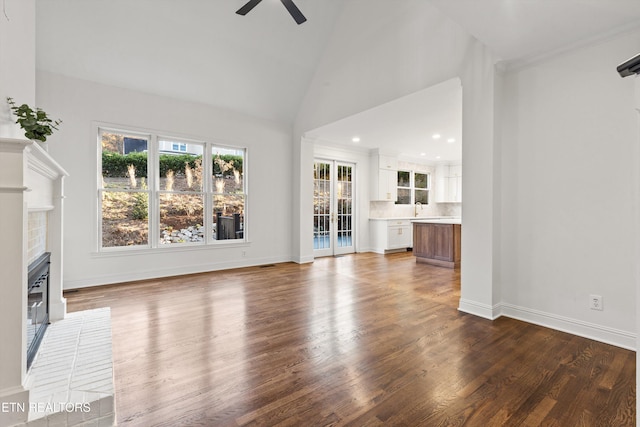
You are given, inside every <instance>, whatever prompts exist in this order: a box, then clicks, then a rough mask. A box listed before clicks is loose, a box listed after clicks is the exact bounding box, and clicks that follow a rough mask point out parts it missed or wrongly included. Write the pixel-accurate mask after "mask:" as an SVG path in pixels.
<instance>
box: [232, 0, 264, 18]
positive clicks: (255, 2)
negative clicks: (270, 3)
mask: <svg viewBox="0 0 640 427" xmlns="http://www.w3.org/2000/svg"><path fill="white" fill-rule="evenodd" d="M261 1H262V0H249V1H248V2H247V4H245V5H244V6H242V7H241V8H240V9H238V10H237V11H236V13H237V14H238V15H246V14H247V13H249V12H251V9H253V8H254V7H256V6H257V5H258V3H260V2H261Z"/></svg>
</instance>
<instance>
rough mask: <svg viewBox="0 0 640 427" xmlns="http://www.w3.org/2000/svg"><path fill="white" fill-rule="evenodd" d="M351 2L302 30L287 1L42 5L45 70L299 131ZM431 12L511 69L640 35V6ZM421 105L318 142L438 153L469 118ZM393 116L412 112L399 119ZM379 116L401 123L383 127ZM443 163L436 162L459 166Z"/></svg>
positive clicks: (510, 5) (445, 1)
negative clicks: (300, 113) (434, 144)
mask: <svg viewBox="0 0 640 427" xmlns="http://www.w3.org/2000/svg"><path fill="white" fill-rule="evenodd" d="M350 1H352V0H295V3H296V4H297V5H298V7H299V8H300V9H301V11H302V12H303V13H304V14H305V15H306V17H307V18H308V21H307V22H305V23H304V24H302V25H296V24H295V22H294V21H293V19H292V18H291V17H290V16H289V14H288V12H287V11H286V9H285V8H284V6H283V5H282V3H281V2H280V1H279V0H264V1H263V2H262V3H260V4H259V5H258V6H256V8H255V9H253V10H252V11H251V12H250V13H249V14H248V15H247V16H239V15H237V14H235V11H236V10H237V9H238V8H240V7H241V6H242V5H244V4H245V3H246V0H180V1H176V0H108V1H106V0H104V1H97V0H92V1H89V0H55V1H52V0H36V5H37V8H36V13H37V17H36V18H37V58H36V59H37V66H38V68H39V69H41V70H46V71H51V72H55V73H60V74H64V75H68V76H72V77H77V78H81V79H85V80H91V81H97V82H101V83H105V84H109V85H115V86H119V87H124V88H130V89H135V90H140V91H144V92H150V93H155V94H159V95H163V96H168V97H173V98H178V99H186V100H189V101H196V102H201V103H205V104H209V105H213V106H217V107H221V108H225V109H230V110H234V111H240V112H243V113H246V114H249V115H252V116H255V117H260V118H266V119H270V120H276V121H278V122H281V123H285V124H289V125H291V124H292V123H293V121H294V120H295V117H296V112H297V109H298V108H299V106H300V104H301V102H302V99H303V97H304V95H305V93H306V91H307V89H308V87H309V84H310V82H311V79H312V77H313V75H314V73H315V69H316V67H317V65H318V63H319V61H320V59H321V57H322V55H323V52H324V47H325V44H326V42H327V40H328V38H329V36H330V35H331V34H332V28H333V25H334V23H335V22H336V20H337V19H338V17H339V16H340V13H341V11H342V9H343V7H344V5H345V4H346V3H347V2H350ZM371 1H372V2H373V1H391V0H371ZM393 1H394V2H400V1H404V0H393ZM425 1H430V2H431V3H432V4H434V5H435V6H436V7H438V8H439V9H440V10H441V11H442V12H443V13H444V14H445V15H446V16H448V17H449V18H450V19H452V20H453V21H455V22H457V23H458V24H459V25H460V26H461V27H463V28H464V29H465V30H466V31H467V32H469V33H470V34H471V35H473V36H475V37H476V38H477V39H479V40H480V41H482V42H483V43H484V44H486V45H487V46H489V47H490V48H491V49H492V50H493V51H494V52H495V53H496V55H497V56H498V57H500V58H501V59H502V60H506V61H510V62H511V63H517V62H518V61H522V60H526V59H530V58H535V57H539V56H541V55H544V54H545V53H549V52H555V51H558V50H562V49H564V48H567V47H571V46H575V45H579V44H580V43H581V42H584V41H585V40H595V39H597V38H599V37H603V36H605V35H608V34H611V33H613V32H617V31H620V30H623V29H629V28H631V27H636V26H638V25H640V0H425ZM8 12H9V13H10V10H9V11H8ZM363 19H366V11H364V12H363ZM354 25H358V23H357V22H356V23H354ZM623 59H624V58H623ZM425 96H427V95H425ZM429 96H432V97H435V96H436V95H434V94H431V95H429ZM455 96H457V95H455ZM427 97H428V96H427ZM418 99H422V98H421V96H420V94H416V95H415V97H414V98H412V97H411V96H410V97H407V99H403V100H398V101H397V103H389V105H386V106H381V107H379V109H372V111H369V112H364V113H362V114H359V115H356V116H354V117H353V118H351V120H353V123H349V119H345V120H342V121H341V122H340V123H336V124H334V125H330V126H325V127H323V129H324V131H326V133H324V134H323V133H321V132H320V130H315V131H314V132H312V133H310V135H313V136H314V137H316V138H319V139H323V140H333V141H334V142H336V143H339V142H340V141H344V140H347V141H350V139H351V137H352V136H354V135H353V133H354V132H357V133H358V134H360V136H361V138H362V142H361V144H362V145H363V146H367V145H373V144H383V143H386V142H391V143H392V144H393V148H394V149H395V150H396V151H399V152H401V153H418V155H419V153H420V152H425V151H427V149H428V148H427V147H426V146H425V145H424V144H427V142H428V138H427V141H425V134H426V135H429V134H431V133H432V132H435V131H434V130H433V129H453V128H454V127H455V128H456V129H459V128H460V124H459V123H458V124H457V125H453V124H452V123H453V122H454V121H455V120H459V119H460V118H459V115H458V113H457V112H455V113H452V114H455V117H454V116H453V115H452V116H451V117H444V116H443V114H444V110H445V109H444V108H437V109H434V108H432V106H430V104H429V102H430V101H429V100H425V101H424V103H423V104H421V105H422V106H421V107H420V108H416V106H415V104H414V105H412V106H411V107H408V106H406V104H412V103H413V102H418V101H417V100H418ZM420 102H421V103H422V101H420ZM452 103H453V102H452ZM394 104H395V107H397V108H400V107H401V106H403V105H404V110H398V111H397V112H396V111H392V110H391V109H392V107H394ZM438 104H439V105H440V106H442V105H448V104H449V102H448V101H446V100H444V99H440V101H439V102H438ZM376 111H381V112H383V113H384V116H386V117H387V118H391V117H395V118H396V119H397V120H396V121H395V122H394V121H391V120H387V119H385V120H383V119H381V118H379V117H374V114H375V112H376ZM452 111H453V109H452ZM428 115H429V117H427V116H428ZM437 122H439V124H438V123H437ZM367 123H368V124H369V128H368V129H366V128H365V124H367ZM393 123H397V125H396V127H395V128H393V126H394V124H393ZM373 124H376V125H377V127H376V128H374V127H373ZM382 124H384V125H382ZM340 129H342V133H340V131H339V130H340ZM410 129H415V134H416V136H415V138H413V137H410V136H409V134H410ZM438 132H441V133H442V134H443V135H444V134H445V133H446V132H449V133H456V132H459V130H456V131H454V130H438ZM457 135H459V133H458V134H457ZM376 138H377V139H378V142H373V141H376ZM456 139H457V143H459V141H460V137H459V136H457V137H456ZM347 143H348V144H351V142H347ZM401 144H402V145H401ZM447 148H452V147H447ZM436 152H437V153H440V150H435V149H434V150H433V152H432V151H431V150H429V153H428V155H429V156H431V157H433V156H435V155H441V156H442V158H443V159H444V158H445V157H447V156H451V155H452V154H451V153H450V152H448V151H447V150H444V149H443V150H442V151H441V152H442V153H443V154H436Z"/></svg>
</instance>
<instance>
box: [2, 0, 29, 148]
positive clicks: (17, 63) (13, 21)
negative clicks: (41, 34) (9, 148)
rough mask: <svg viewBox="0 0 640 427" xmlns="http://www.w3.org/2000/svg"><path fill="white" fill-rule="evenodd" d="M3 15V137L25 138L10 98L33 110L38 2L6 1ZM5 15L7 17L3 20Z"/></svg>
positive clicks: (27, 0) (25, 0)
mask: <svg viewBox="0 0 640 427" xmlns="http://www.w3.org/2000/svg"><path fill="white" fill-rule="evenodd" d="M3 7H4V12H2V13H0V137H5V138H24V132H23V131H22V130H21V129H20V127H19V126H18V125H16V124H15V121H16V120H15V117H14V116H13V115H12V114H11V110H10V109H9V105H8V104H7V103H6V99H7V97H11V98H13V99H14V101H15V102H16V103H17V104H18V105H20V104H29V105H30V106H32V107H33V106H34V103H35V99H36V86H35V85H36V78H35V76H36V71H35V70H36V6H35V0H5V2H4V3H3ZM5 12H6V14H7V16H8V19H7V17H5V16H4V13H5Z"/></svg>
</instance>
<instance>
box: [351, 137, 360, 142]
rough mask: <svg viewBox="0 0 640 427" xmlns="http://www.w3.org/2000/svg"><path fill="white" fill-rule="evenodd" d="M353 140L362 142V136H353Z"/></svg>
mask: <svg viewBox="0 0 640 427" xmlns="http://www.w3.org/2000/svg"><path fill="white" fill-rule="evenodd" d="M351 141H353V142H360V137H359V136H354V137H353V138H351Z"/></svg>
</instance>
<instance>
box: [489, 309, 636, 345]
mask: <svg viewBox="0 0 640 427" xmlns="http://www.w3.org/2000/svg"><path fill="white" fill-rule="evenodd" d="M499 310H500V312H501V314H502V315H503V316H505V317H510V318H512V319H517V320H522V321H524V322H529V323H533V324H535V325H540V326H544V327H547V328H551V329H555V330H558V331H562V332H567V333H570V334H573V335H577V336H580V337H584V338H589V339H592V340H596V341H600V342H603V343H606V344H611V345H615V346H616V347H622V348H625V349H627V350H633V351H635V350H636V334H634V333H632V332H629V331H622V330H619V329H614V328H609V327H606V326H601V325H596V324H594V323H589V322H584V321H582V320H577V319H572V318H569V317H564V316H558V315H556V314H551V313H546V312H543V311H539V310H534V309H530V308H526V307H519V306H516V305H513V304H506V303H502V304H500V309H499Z"/></svg>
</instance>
